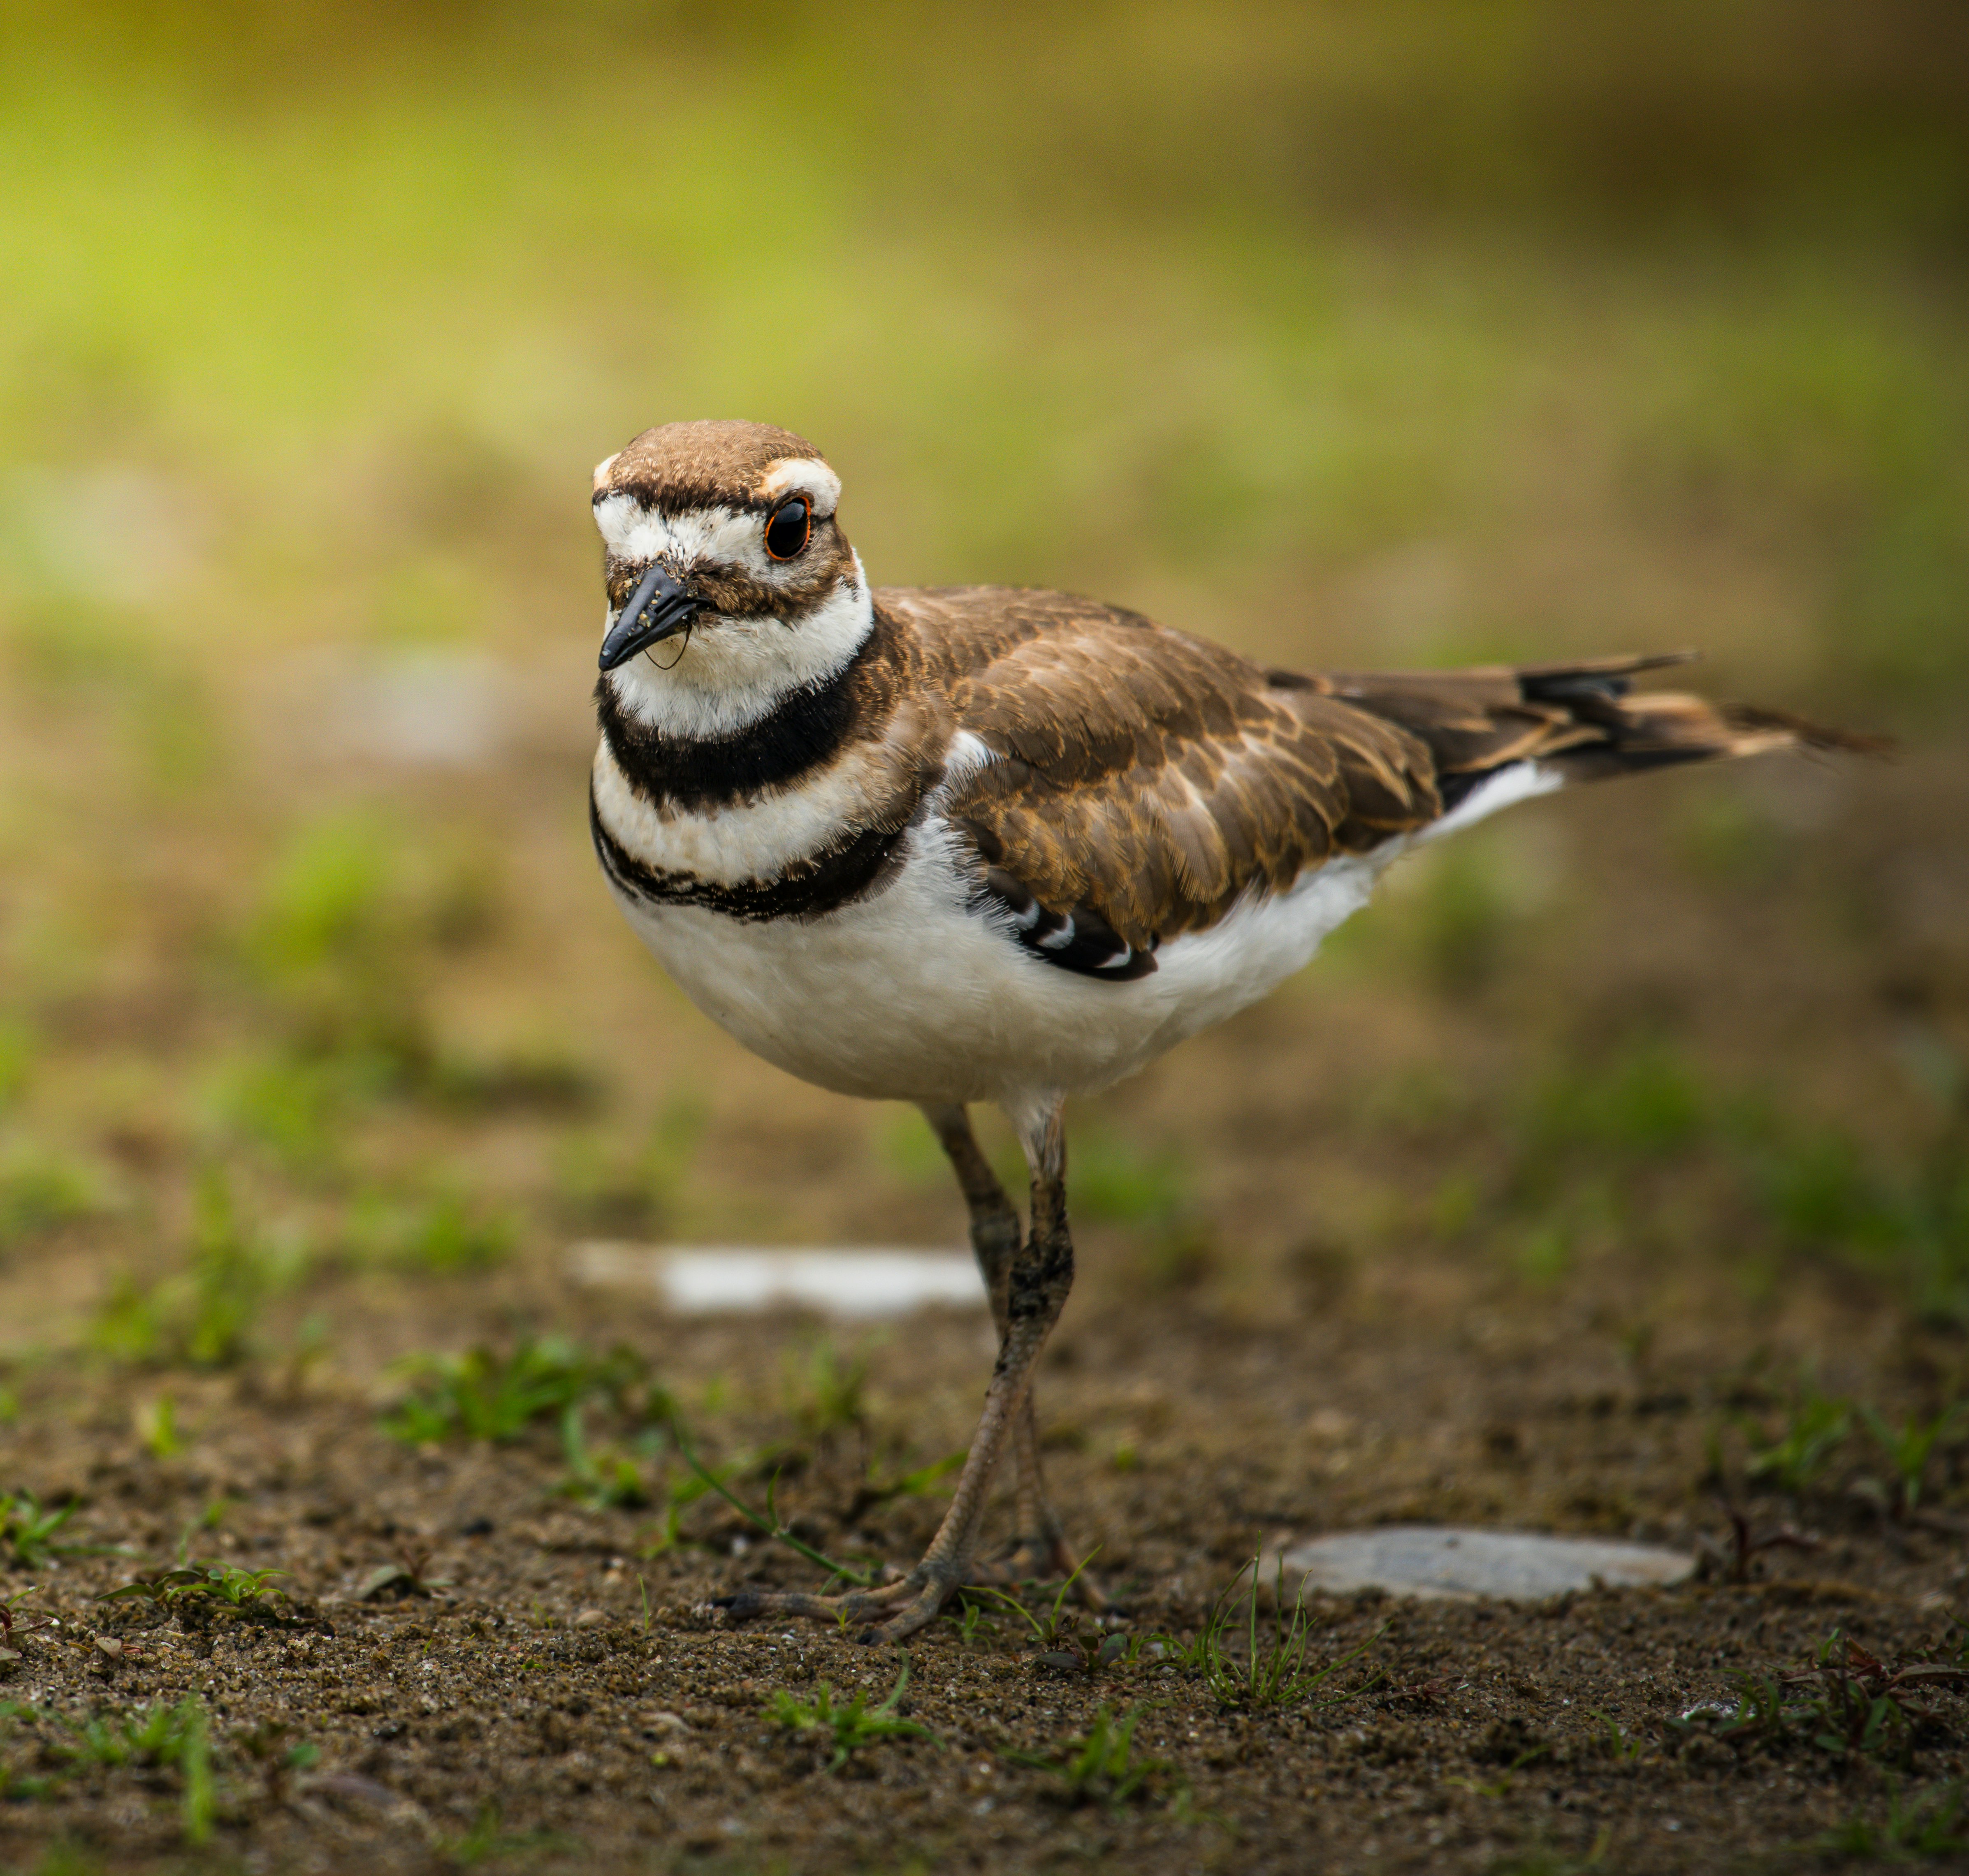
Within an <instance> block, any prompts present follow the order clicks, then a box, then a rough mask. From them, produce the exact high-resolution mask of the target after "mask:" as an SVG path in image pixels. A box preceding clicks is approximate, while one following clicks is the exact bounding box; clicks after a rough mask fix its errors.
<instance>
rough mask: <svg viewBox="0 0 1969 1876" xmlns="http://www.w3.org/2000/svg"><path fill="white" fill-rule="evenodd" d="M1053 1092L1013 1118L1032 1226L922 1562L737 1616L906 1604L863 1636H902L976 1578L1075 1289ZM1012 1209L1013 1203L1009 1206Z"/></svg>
mask: <svg viewBox="0 0 1969 1876" xmlns="http://www.w3.org/2000/svg"><path fill="white" fill-rule="evenodd" d="M1062 1105H1063V1103H1062V1102H1061V1101H1060V1100H1049V1101H1047V1102H1046V1103H1043V1105H1040V1106H1036V1107H1035V1108H1034V1109H1033V1111H1032V1112H1031V1113H1030V1115H1027V1116H1015V1119H1018V1120H1019V1121H1020V1123H1021V1124H1020V1127H1019V1131H1020V1144H1021V1145H1023V1147H1024V1148H1025V1151H1026V1161H1027V1165H1029V1166H1030V1167H1031V1168H1032V1175H1033V1196H1032V1225H1031V1229H1030V1231H1029V1232H1028V1233H1027V1237H1026V1239H1025V1242H1024V1243H1023V1244H1022V1245H1021V1246H1020V1247H1019V1249H1017V1252H1014V1255H1013V1256H1012V1257H1011V1259H1010V1262H1009V1265H1008V1268H1007V1271H1006V1273H1005V1285H1004V1288H1005V1316H1004V1333H1003V1334H1002V1335H1001V1337H1000V1340H999V1343H998V1359H997V1366H995V1367H994V1369H992V1371H991V1385H990V1386H989V1387H988V1388H986V1389H985V1391H984V1413H983V1414H981V1416H980V1418H979V1419H978V1430H977V1432H976V1434H975V1435H974V1436H973V1437H972V1442H971V1450H970V1453H969V1454H968V1456H967V1457H966V1458H965V1462H964V1469H963V1470H962V1472H961V1473H959V1474H958V1476H957V1489H956V1492H955V1494H954V1495H952V1499H951V1501H950V1508H949V1510H948V1511H946V1512H945V1513H944V1517H943V1522H942V1524H940V1525H939V1526H938V1528H937V1533H936V1537H934V1538H933V1539H932V1540H931V1541H930V1547H929V1550H927V1551H926V1552H925V1553H924V1554H923V1560H922V1562H920V1563H918V1564H917V1565H916V1568H915V1569H914V1570H911V1571H910V1573H909V1574H908V1575H907V1576H904V1577H902V1578H900V1579H899V1580H897V1581H896V1582H894V1583H884V1585H883V1586H881V1588H880V1589H858V1590H851V1591H850V1592H848V1593H847V1594H846V1595H845V1596H807V1595H803V1594H800V1592H795V1591H785V1590H764V1589H741V1590H739V1591H738V1592H737V1593H736V1594H735V1595H732V1596H724V1597H721V1598H719V1601H718V1605H717V1606H719V1608H722V1609H726V1610H728V1611H729V1612H730V1613H731V1615H732V1616H733V1618H735V1619H738V1620H742V1619H744V1618H746V1617H748V1616H751V1615H811V1616H814V1617H816V1618H819V1619H820V1620H821V1621H823V1622H859V1621H861V1619H862V1618H864V1617H867V1616H873V1615H881V1614H884V1613H885V1612H887V1611H888V1610H889V1609H890V1607H891V1606H892V1605H894V1604H896V1603H898V1602H900V1603H901V1604H902V1607H901V1608H900V1609H896V1610H895V1611H894V1613H893V1614H890V1615H888V1619H887V1621H885V1622H882V1623H881V1625H879V1626H878V1627H876V1628H871V1629H869V1630H868V1631H865V1632H864V1634H863V1635H862V1636H861V1639H862V1640H863V1641H870V1642H874V1641H901V1640H902V1639H903V1638H904V1637H905V1636H906V1635H914V1634H915V1633H916V1631H917V1630H918V1629H920V1628H925V1627H926V1626H927V1625H929V1623H930V1622H933V1621H934V1620H935V1619H936V1612H937V1611H938V1610H939V1609H941V1608H942V1606H943V1605H944V1603H945V1602H946V1601H947V1600H948V1599H949V1597H950V1595H951V1593H952V1591H954V1590H955V1589H956V1588H957V1587H958V1586H959V1585H960V1584H961V1583H965V1582H967V1581H968V1580H970V1577H971V1575H972V1557H973V1556H974V1554H975V1552H976V1550H977V1547H978V1527H979V1526H980V1524H981V1523H982V1522H983V1521H984V1502H985V1495H986V1493H987V1492H988V1489H989V1488H990V1486H991V1475H992V1473H993V1472H994V1469H996V1468H997V1463H998V1458H999V1455H1000V1454H1001V1453H1002V1452H1003V1451H1004V1448H1005V1446H1006V1444H1007V1440H1009V1439H1010V1437H1012V1431H1013V1429H1014V1427H1015V1426H1016V1425H1017V1423H1018V1420H1019V1416H1020V1413H1021V1411H1023V1408H1024V1405H1025V1401H1026V1397H1027V1389H1028V1387H1029V1385H1030V1381H1031V1378H1032V1370H1033V1362H1036V1360H1037V1359H1039V1353H1040V1349H1042V1348H1043V1346H1045V1344H1046V1337H1047V1336H1048V1335H1049V1333H1051V1332H1052V1330H1053V1324H1055V1323H1056V1322H1057V1321H1058V1320H1059V1313H1060V1311H1062V1309H1063V1308H1065V1307H1066V1298H1067V1293H1068V1291H1070V1290H1071V1289H1072V1287H1073V1241H1072V1239H1071V1237H1069V1235H1068V1233H1067V1225H1066V1131H1065V1128H1064V1126H1063V1124H1062V1114H1061V1109H1062ZM1008 1209H1009V1207H1008Z"/></svg>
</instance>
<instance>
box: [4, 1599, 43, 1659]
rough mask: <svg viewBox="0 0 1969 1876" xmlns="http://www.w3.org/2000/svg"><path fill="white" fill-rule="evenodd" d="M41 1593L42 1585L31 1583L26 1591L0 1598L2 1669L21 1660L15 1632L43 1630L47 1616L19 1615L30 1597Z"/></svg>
mask: <svg viewBox="0 0 1969 1876" xmlns="http://www.w3.org/2000/svg"><path fill="white" fill-rule="evenodd" d="M39 1593H40V1585H39V1584H37V1583H29V1584H28V1586H27V1588H26V1589H16V1590H15V1592H14V1593H13V1594H12V1595H11V1596H0V1667H6V1666H8V1665H10V1664H11V1663H13V1662H15V1661H18V1660H19V1659H20V1658H21V1651H20V1650H19V1649H18V1648H15V1645H14V1631H15V1629H16V1628H20V1629H23V1630H27V1629H34V1628H45V1627H47V1624H48V1621H49V1618H48V1617H47V1616H45V1615H24V1614H19V1613H17V1612H18V1610H19V1609H20V1607H21V1604H22V1603H23V1602H26V1601H27V1599H28V1597H29V1596H35V1595H38V1594H39Z"/></svg>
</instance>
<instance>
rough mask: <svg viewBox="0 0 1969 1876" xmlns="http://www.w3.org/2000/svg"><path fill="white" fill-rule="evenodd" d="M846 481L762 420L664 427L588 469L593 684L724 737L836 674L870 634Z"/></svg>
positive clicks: (678, 728) (662, 723)
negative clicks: (845, 513) (602, 614)
mask: <svg viewBox="0 0 1969 1876" xmlns="http://www.w3.org/2000/svg"><path fill="white" fill-rule="evenodd" d="M840 496H841V480H840V478H839V477H838V476H837V475H835V473H834V471H832V469H830V468H829V467H828V466H827V464H826V462H825V461H824V460H823V459H822V457H821V455H820V453H819V452H818V451H817V450H816V449H814V447H813V445H812V444H811V443H808V442H803V440H802V439H800V438H799V437H797V436H794V435H793V433H792V432H791V431H790V430H781V429H774V428H773V427H772V426H770V425H769V424H764V423H667V424H664V425H663V426H660V428H658V429H653V430H645V431H644V433H642V435H641V436H638V437H637V439H635V441H634V442H632V443H631V444H629V445H628V447H627V448H625V449H620V450H618V451H617V452H616V453H615V455H612V456H611V457H610V458H608V460H607V461H606V462H604V463H602V465H600V466H599V467H598V468H597V469H596V470H595V526H596V527H598V528H599V529H600V530H602V543H603V549H604V552H603V559H602V574H603V578H604V581H605V584H606V586H607V589H608V631H607V633H606V635H605V637H604V638H603V639H602V658H601V665H602V684H603V685H605V686H608V687H611V688H612V689H613V690H614V692H615V698H616V700H617V701H618V704H619V705H621V707H622V708H624V709H626V710H627V711H629V713H630V714H632V715H634V716H635V717H637V718H640V719H641V720H642V721H644V722H645V723H647V724H649V725H650V727H653V728H654V729H657V730H659V731H663V733H664V734H668V735H673V736H693V737H718V736H728V735H730V734H732V733H733V732H734V731H737V730H739V729H742V728H743V727H744V726H745V725H746V724H748V723H750V722H752V721H756V720H757V718H760V717H762V716H764V715H765V714H767V712H768V711H770V710H771V709H773V708H774V706H775V705H777V703H778V701H780V699H781V698H783V697H785V696H787V695H788V694H790V692H793V691H796V690H797V689H800V688H801V687H802V686H803V685H809V684H813V683H815V682H819V681H820V680H822V679H825V678H826V677H829V676H832V674H833V673H834V672H836V671H838V670H839V669H841V668H842V666H843V665H845V663H847V662H848V659H850V658H852V656H854V655H855V651H856V650H857V649H858V647H859V646H860V645H861V643H862V642H863V640H865V639H866V638H867V637H868V633H869V631H870V630H871V625H872V623H873V613H872V611H871V606H870V602H869V598H868V585H867V582H865V581H864V579H863V578H862V576H861V562H860V560H859V559H858V558H857V557H856V555H855V550H854V549H853V548H852V547H850V546H848V541H847V538H846V536H844V535H843V534H842V532H841V530H840V528H839V525H838V524H837V523H836V522H835V504H837V503H838V501H839V499H840Z"/></svg>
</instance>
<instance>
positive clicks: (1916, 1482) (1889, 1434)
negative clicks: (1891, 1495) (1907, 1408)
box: [1860, 1401, 1969, 1518]
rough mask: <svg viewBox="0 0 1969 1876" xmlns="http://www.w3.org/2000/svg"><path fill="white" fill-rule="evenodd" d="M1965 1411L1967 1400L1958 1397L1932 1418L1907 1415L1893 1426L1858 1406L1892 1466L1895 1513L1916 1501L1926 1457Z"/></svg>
mask: <svg viewBox="0 0 1969 1876" xmlns="http://www.w3.org/2000/svg"><path fill="white" fill-rule="evenodd" d="M1965 1413H1969V1401H1956V1402H1955V1403H1954V1405H1951V1406H1949V1407H1945V1408H1943V1409H1942V1410H1941V1412H1940V1413H1938V1414H1936V1415H1935V1418H1933V1419H1932V1420H1928V1421H1924V1420H1922V1419H1919V1418H1916V1417H1914V1416H1912V1415H1911V1416H1910V1417H1909V1420H1908V1422H1907V1424H1906V1426H1904V1427H1901V1428H1900V1429H1899V1430H1896V1429H1895V1428H1893V1427H1890V1425H1888V1424H1887V1423H1886V1421H1884V1420H1883V1419H1882V1418H1881V1417H1880V1414H1877V1413H1876V1412H1875V1411H1873V1408H1870V1407H1863V1408H1860V1419H1861V1420H1862V1421H1864V1422H1865V1423H1866V1427H1867V1431H1868V1432H1869V1433H1870V1434H1872V1435H1873V1440H1874V1443H1876V1444H1877V1446H1878V1447H1880V1450H1881V1452H1882V1453H1884V1454H1885V1455H1886V1460H1887V1463H1888V1464H1889V1465H1890V1466H1893V1469H1894V1490H1895V1494H1896V1497H1895V1502H1894V1510H1895V1511H1896V1515H1899V1516H1900V1517H1903V1518H1906V1517H1907V1516H1909V1515H1910V1514H1912V1512H1913V1511H1914V1510H1915V1508H1916V1507H1917V1506H1918V1505H1919V1504H1920V1502H1921V1492H1922V1479H1923V1477H1924V1476H1925V1474H1926V1473H1927V1471H1928V1460H1929V1458H1930V1456H1932V1454H1933V1453H1934V1451H1935V1447H1937V1446H1938V1445H1939V1444H1940V1443H1941V1441H1942V1440H1945V1439H1946V1438H1947V1437H1948V1435H1949V1434H1951V1433H1952V1432H1953V1431H1954V1430H1955V1427H1956V1425H1957V1424H1958V1422H1959V1421H1961V1418H1962V1416H1963V1415H1964V1414H1965Z"/></svg>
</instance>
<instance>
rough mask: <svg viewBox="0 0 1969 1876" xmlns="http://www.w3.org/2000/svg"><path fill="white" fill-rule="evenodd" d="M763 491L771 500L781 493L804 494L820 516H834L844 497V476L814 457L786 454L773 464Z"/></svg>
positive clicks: (761, 483) (768, 470) (766, 477)
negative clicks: (842, 492) (842, 484)
mask: <svg viewBox="0 0 1969 1876" xmlns="http://www.w3.org/2000/svg"><path fill="white" fill-rule="evenodd" d="M759 493H760V494H761V496H763V497H764V498H765V499H766V500H767V501H772V500H774V498H776V497H778V496H781V495H804V496H806V498H807V500H808V501H810V502H812V503H813V511H814V513H815V514H818V515H830V514H833V512H834V510H835V507H836V506H837V505H838V504H839V502H840V500H841V478H840V477H839V476H838V475H835V473H834V471H832V469H830V468H829V467H828V466H827V465H826V463H824V462H821V461H819V459H818V458H816V457H813V456H782V457H781V458H780V459H779V461H778V462H774V463H769V464H768V465H767V468H766V473H765V475H764V477H763V478H761V481H760V483H759Z"/></svg>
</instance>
